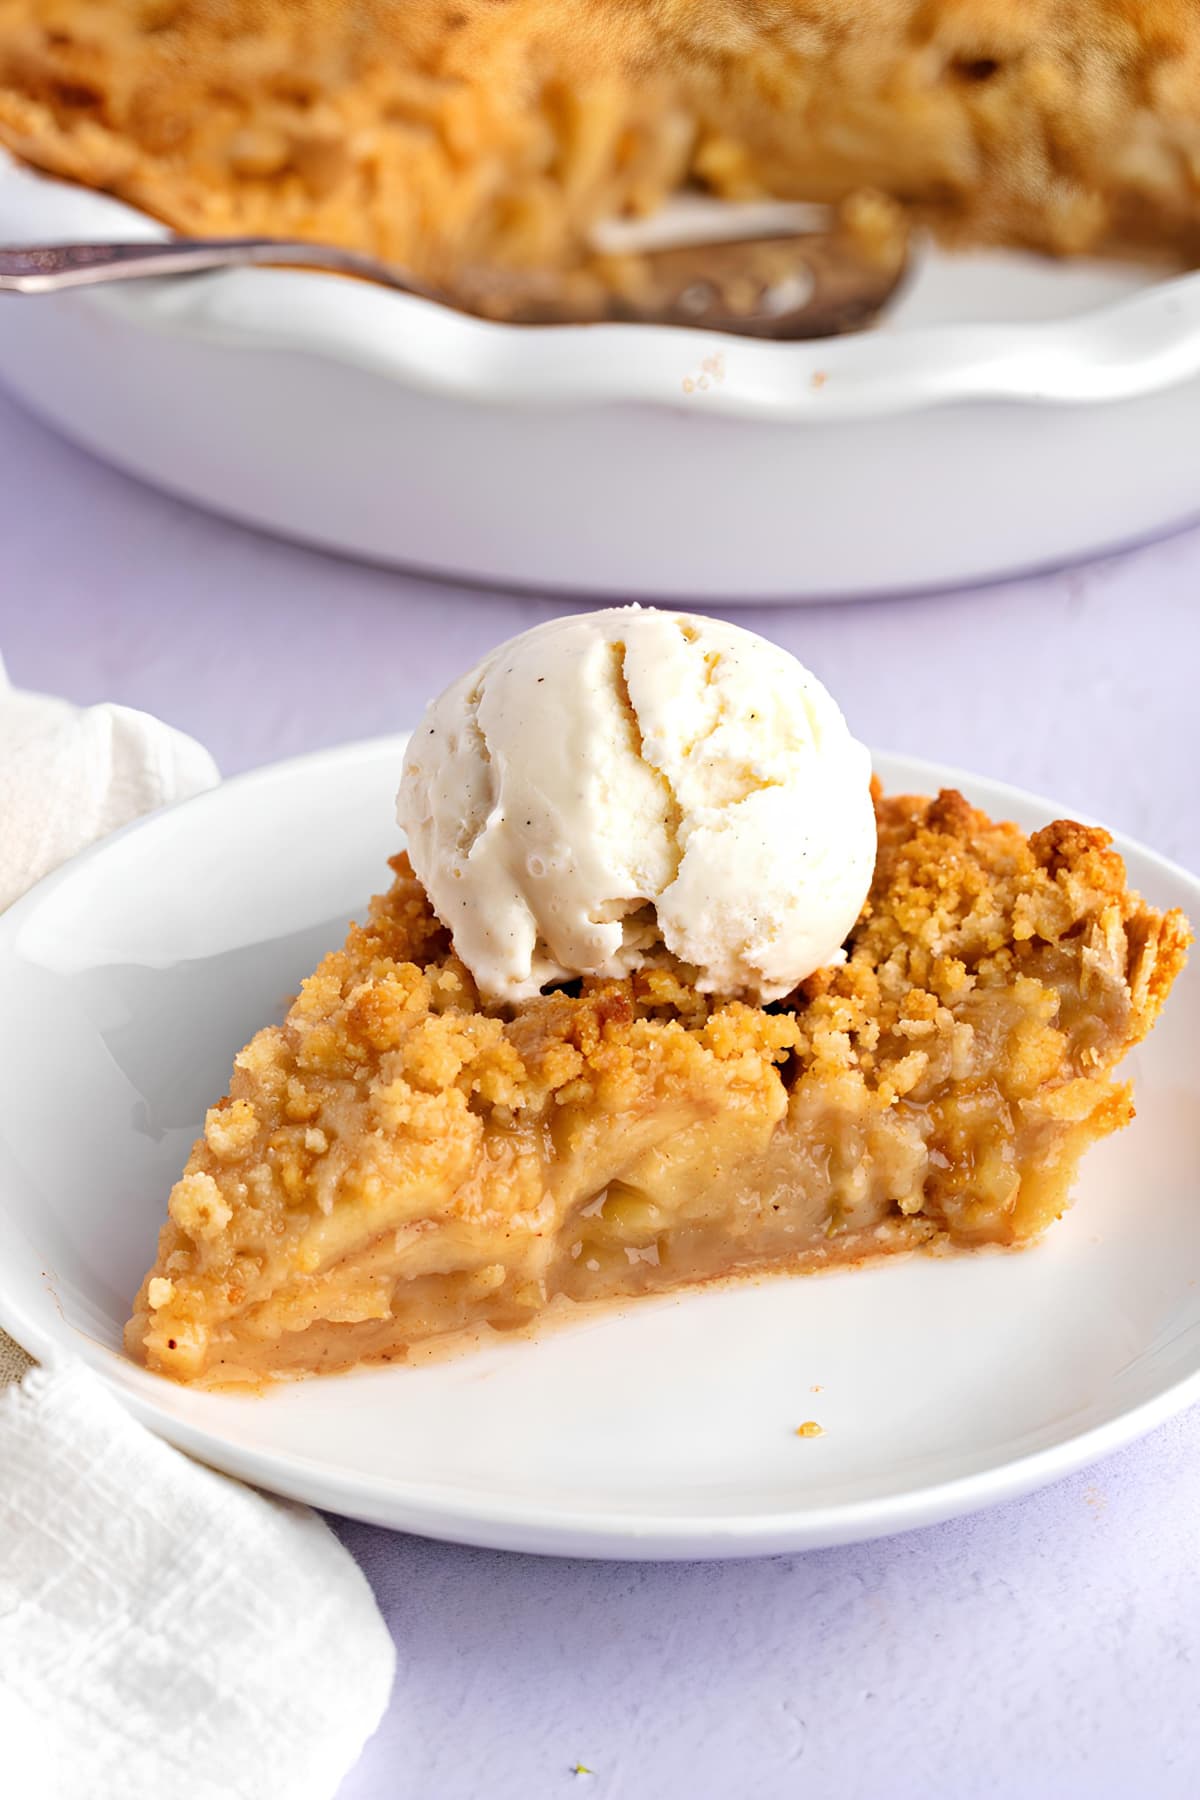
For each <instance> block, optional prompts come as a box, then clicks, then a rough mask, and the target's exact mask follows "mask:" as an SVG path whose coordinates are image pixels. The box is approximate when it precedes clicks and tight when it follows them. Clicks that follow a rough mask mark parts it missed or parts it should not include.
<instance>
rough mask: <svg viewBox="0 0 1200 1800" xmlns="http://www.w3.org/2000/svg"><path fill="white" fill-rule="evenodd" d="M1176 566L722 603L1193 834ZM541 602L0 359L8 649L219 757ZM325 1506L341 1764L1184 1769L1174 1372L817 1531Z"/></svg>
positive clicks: (766, 1784) (1192, 739) (940, 1778)
mask: <svg viewBox="0 0 1200 1800" xmlns="http://www.w3.org/2000/svg"><path fill="white" fill-rule="evenodd" d="M1002 504H1003V499H1002V497H999V496H998V497H997V505H1002ZM1198 584H1200V534H1197V533H1189V534H1186V535H1181V536H1177V537H1175V538H1172V539H1169V540H1167V541H1165V542H1163V543H1161V544H1158V545H1155V546H1151V547H1148V548H1145V549H1142V550H1139V551H1136V552H1133V553H1130V554H1129V555H1126V556H1122V557H1116V558H1112V559H1109V560H1107V561H1105V562H1102V563H1097V564H1093V565H1090V566H1088V567H1086V568H1078V569H1073V570H1070V571H1066V572H1063V573H1060V574H1057V575H1051V576H1044V577H1038V578H1036V579H1031V580H1027V581H1022V582H1017V583H1011V584H1008V585H1004V586H999V587H994V588H990V589H983V590H979V591H976V592H973V593H970V594H957V595H941V596H937V597H930V598H920V599H906V600H894V601H876V602H870V603H863V604H858V605H851V606H823V607H813V608H806V607H794V608H784V609H775V608H754V609H747V610H741V609H739V610H738V611H737V612H736V613H735V614H734V615H733V616H735V617H736V618H737V619H738V620H739V621H740V622H741V623H744V624H746V625H749V626H752V627H753V628H754V629H756V630H758V631H761V632H764V633H765V634H766V635H767V636H769V637H773V638H775V639H777V640H778V641H779V642H781V643H783V644H786V645H787V646H788V648H789V649H791V650H793V651H795V652H796V653H797V654H798V655H799V656H800V657H801V658H802V659H803V660H804V661H805V662H806V663H808V664H809V665H810V666H811V667H812V668H813V669H814V670H815V671H816V672H817V673H818V674H819V675H820V676H821V677H822V678H823V679H824V680H825V681H826V682H827V683H828V684H829V686H830V687H831V688H832V690H833V692H834V693H835V694H836V695H837V696H838V698H839V700H840V701H841V702H842V705H843V707H844V709H845V711H846V713H847V715H848V717H849V719H850V722H851V724H852V726H853V727H854V729H855V730H856V731H857V732H858V734H859V735H860V736H862V737H864V738H866V739H867V740H868V741H869V742H871V743H874V744H876V745H879V746H882V747H886V748H889V749H893V750H903V751H909V752H912V753H914V754H918V755H925V756H929V757H932V758H936V759H938V760H939V761H943V762H946V763H950V764H955V765H958V766H959V767H962V768H965V769H973V770H977V771H979V772H980V773H983V774H988V775H994V776H999V777H1002V778H1004V779H1007V780H1010V781H1013V782H1016V783H1018V784H1020V785H1022V786H1026V787H1031V788H1034V789H1036V790H1039V791H1041V792H1043V793H1049V794H1051V795H1053V796H1054V797H1055V799H1057V800H1060V801H1061V802H1063V803H1064V805H1065V806H1066V807H1068V808H1072V809H1077V810H1080V811H1083V812H1086V813H1090V814H1093V815H1096V816H1098V817H1101V818H1103V819H1104V820H1106V821H1107V822H1108V823H1110V824H1111V825H1113V826H1114V827H1116V828H1118V829H1121V830H1124V831H1127V832H1130V833H1132V834H1133V835H1135V836H1137V837H1139V838H1141V839H1143V840H1144V841H1146V842H1148V843H1150V844H1152V845H1153V846H1154V847H1155V848H1156V849H1159V850H1161V851H1162V852H1164V853H1165V854H1166V855H1168V856H1171V857H1174V858H1176V859H1177V860H1179V861H1181V862H1183V863H1185V864H1187V865H1189V866H1190V867H1193V868H1196V867H1200V784H1198V783H1197V779H1196V766H1197V750H1198V749H1200V724H1198V707H1197V699H1196V668H1197V661H1198V657H1200V604H1198V602H1197V596H1196V588H1197V586H1198ZM565 610H571V605H570V603H569V602H568V603H566V604H556V603H555V602H552V601H547V600H535V599H529V598H516V597H513V596H501V595H491V594H485V593H482V592H478V591H471V590H466V589H458V588H454V587H450V586H442V585H438V584H436V583H433V582H429V581H424V580H419V579H416V578H410V577H405V576H401V575H396V574H392V573H388V572H384V571H380V570H376V569H368V568H362V567H356V566H353V565H350V564H346V563H342V562H338V561H335V560H332V559H330V558H326V557H323V556H320V555H317V554H314V553H312V552H308V551H303V550H299V549H296V548H293V547H290V546H288V545H284V544H280V543H277V542H274V541H271V540H269V539H266V538H263V537H259V536H255V535H254V534H252V533H249V532H246V531H243V530H241V529H238V528H237V527H234V526H231V525H226V524H223V523H221V522H218V521H216V520H212V519H209V518H206V517H204V516H202V515H201V514H200V513H198V512H195V511H193V510H192V509H191V508H189V507H187V506H185V505H182V504H179V503H177V502H174V501H172V500H169V499H165V498H163V497H161V496H159V495H157V494H154V493H151V492H150V491H149V490H147V489H145V488H143V487H141V486H138V485H136V484H135V483H133V482H131V481H129V480H127V479H125V478H124V477H122V476H120V475H118V474H114V473H112V472H111V471H109V470H107V469H105V468H103V467H101V466H100V465H99V464H97V463H95V462H93V461H91V460H90V459H89V458H88V457H86V456H85V455H83V454H81V453H80V452H78V451H75V450H73V449H70V448H68V447H67V446H66V445H65V444H63V443H62V442H60V441H59V440H58V439H56V438H55V437H53V436H52V435H51V434H50V433H49V432H48V431H46V430H44V429H43V428H42V427H41V426H40V425H38V424H36V423H35V422H34V421H33V420H32V419H30V418H29V417H27V416H26V415H25V414H23V413H22V412H20V411H18V409H17V408H16V407H15V405H13V404H12V403H11V402H10V401H8V400H5V399H3V397H0V651H2V652H3V654H4V657H5V659H6V660H7V663H8V666H9V671H10V674H11V676H12V679H13V680H14V681H15V682H17V683H19V684H20V685H23V686H26V687H33V688H42V689H46V690H49V691H52V692H56V693H61V694H66V695H68V696H69V697H70V698H72V699H74V700H77V701H82V702H90V701H96V700H119V701H124V702H125V703H126V704H128V705H132V706H140V707H145V708H147V709H148V710H150V711H153V712H156V713H159V714H160V715H162V716H163V717H164V718H166V719H168V720H170V721H171V722H172V723H174V724H176V725H180V726H182V727H184V728H185V729H186V730H188V731H191V732H193V733H195V734H196V735H197V736H198V737H200V738H202V739H203V740H204V741H205V742H206V743H207V744H208V745H209V746H210V748H211V749H212V750H213V752H214V754H215V755H216V757H217V760H218V762H219V763H220V765H221V767H222V770H223V771H224V772H225V773H226V774H232V773H235V772H236V771H237V770H239V769H244V768H248V767H251V766H253V765H254V764H256V763H261V762H265V761H268V760H270V759H273V758H275V757H279V756H286V755H292V754H295V753H297V752H300V751H304V750H310V749H316V748H319V747H321V746H323V745H326V744H334V743H337V742H339V741H342V740H345V739H348V738H352V737H364V736H369V735H372V734H375V733H379V732H387V731H394V730H399V729H402V728H403V727H405V726H407V725H410V724H412V723H413V722H414V721H415V719H416V717H417V715H418V713H419V711H420V709H421V707H422V705H423V703H424V702H425V700H426V699H427V698H429V697H430V696H431V695H433V694H434V693H436V692H437V691H438V690H439V689H440V688H441V687H442V686H443V685H444V684H445V682H446V681H447V680H449V678H450V677H451V676H452V675H454V674H456V673H458V672H459V671H460V670H461V669H462V668H464V667H465V666H466V665H467V664H469V663H470V662H471V661H472V660H473V659H474V658H475V657H476V656H477V655H478V654H480V653H481V652H482V651H483V650H485V649H486V648H488V647H489V646H490V645H492V644H493V643H495V642H497V641H498V640H499V639H500V638H503V637H507V636H509V635H511V634H512V633H514V632H516V631H520V630H523V629H524V628H525V627H527V626H529V625H532V624H535V623H536V622H537V621H539V620H541V619H544V618H547V617H549V616H550V615H551V614H553V613H555V612H559V611H565ZM338 1530H339V1531H340V1534H341V1536H342V1538H343V1541H344V1542H345V1543H346V1544H348V1545H349V1546H350V1548H351V1549H352V1551H353V1552H354V1554H355V1555H356V1556H357V1557H358V1558H359V1560H360V1562H361V1563H362V1565H363V1567H364V1569H365V1570H366V1572H367V1574H368V1576H369V1577H370V1579H371V1581H372V1583H373V1584H374V1587H375V1591H376V1593H377V1594H378V1596H379V1602H380V1605H381V1606H382V1608H383V1610H384V1612H385V1614H386V1616H387V1618H388V1621H389V1623H390V1625H391V1628H392V1631H393V1633H394V1635H395V1638H396V1642H397V1646H398V1649H399V1657H400V1672H399V1675H398V1677H397V1682H396V1690H395V1694H394V1696H393V1700H392V1706H391V1710H390V1712H389V1714H388V1716H387V1718H386V1719H385V1721H384V1723H383V1725H382V1726H381V1728H380V1731H379V1733H378V1734H377V1736H376V1737H375V1739H374V1740H373V1741H372V1743H371V1744H370V1745H369V1746H368V1748H367V1750H366V1752H365V1754H364V1756H363V1758H362V1760H361V1762H360V1763H359V1765H358V1767H357V1769H356V1770H355V1771H354V1772H353V1774H352V1775H351V1776H350V1777H349V1778H348V1780H347V1782H346V1783H345V1786H344V1788H343V1792H342V1796H341V1800H475V1797H476V1796H484V1795H486V1796H488V1800H542V1797H543V1796H545V1797H546V1800H552V1797H553V1796H555V1795H560V1794H562V1795H566V1794H568V1793H570V1794H576V1795H578V1794H594V1795H595V1796H596V1800H601V1797H606V1800H618V1797H619V1800H659V1797H660V1796H669V1797H673V1796H675V1795H679V1796H684V1795H686V1796H687V1797H688V1800H743V1797H744V1796H749V1795H751V1794H753V1795H755V1796H757V1797H760V1800H774V1797H776V1796H779V1797H780V1800H782V1797H783V1796H787V1797H788V1800H806V1797H808V1796H812V1797H813V1800H818V1797H819V1800H859V1797H862V1800H868V1797H869V1800H875V1797H876V1796H878V1797H885V1800H928V1797H930V1796H946V1797H948V1800H991V1797H992V1796H995V1797H996V1800H1001V1797H1003V1800H1011V1797H1013V1796H1017V1795H1020V1796H1021V1800H1072V1797H1073V1796H1080V1797H1082V1796H1084V1795H1086V1796H1087V1797H1088V1800H1127V1797H1128V1796H1131V1795H1133V1794H1135V1793H1136V1794H1139V1795H1142V1794H1145V1795H1149V1796H1152V1797H1153V1800H1174V1796H1177V1795H1178V1796H1181V1797H1182V1796H1185V1795H1186V1796H1188V1797H1189V1800H1191V1796H1193V1795H1194V1794H1195V1793H1196V1791H1197V1782H1198V1780H1200V1775H1198V1765H1200V1408H1198V1409H1195V1410H1194V1411H1193V1412H1192V1413H1190V1414H1187V1415H1184V1416H1183V1417H1182V1418H1180V1419H1178V1420H1176V1421H1175V1422H1174V1423H1172V1424H1170V1425H1168V1426H1165V1427H1163V1428H1162V1429H1160V1430H1159V1431H1157V1432H1156V1433H1155V1434H1154V1435H1153V1436H1152V1437H1150V1438H1148V1439H1146V1440H1145V1441H1144V1442H1143V1443H1141V1444H1139V1445H1137V1446H1135V1447H1134V1448H1133V1449H1131V1450H1128V1451H1126V1452H1124V1453H1123V1454H1121V1455H1120V1456H1117V1457H1114V1458H1112V1459H1110V1460H1109V1461H1107V1462H1105V1463H1103V1464H1102V1465H1100V1466H1098V1467H1097V1468H1095V1469H1093V1470H1091V1471H1089V1472H1087V1473H1085V1474H1083V1475H1080V1476H1078V1477H1076V1478H1074V1479H1072V1480H1069V1481H1065V1482H1062V1483H1060V1484H1059V1485H1058V1486H1057V1487H1054V1488H1051V1489H1049V1490H1047V1491H1046V1492H1044V1493H1042V1494H1040V1495H1035V1496H1034V1497H1033V1498H1031V1499H1028V1500H1025V1501H1021V1502H1019V1503H1013V1504H1010V1505H1007V1506H1004V1507H1001V1508H999V1509H998V1510H996V1511H994V1512H991V1513H987V1514H984V1515H981V1516H978V1517H976V1518H973V1519H967V1520H963V1521H959V1522H957V1523H954V1524H950V1525H944V1526H940V1527H937V1528H935V1529H930V1530H926V1531H921V1532H917V1533H914V1534H913V1535H911V1536H908V1537H902V1538H896V1539H892V1540H890V1541H885V1542H881V1543H876V1544H871V1545H865V1546H859V1547H854V1548H849V1549H842V1550H831V1551H825V1552H819V1553H810V1554H808V1555H805V1556H796V1557H780V1558H774V1559H769V1560H764V1561H759V1562H748V1563H729V1564H684V1565H670V1564H657V1565H641V1566H638V1565H621V1564H612V1563H585V1562H569V1561H552V1560H540V1559H537V1558H532V1557H519V1556H507V1555H497V1554H492V1553H487V1552H482V1551H471V1550H462V1549H455V1548H451V1547H447V1546H444V1545H438V1544H433V1543H425V1542H422V1541H421V1540H419V1539H416V1538H409V1537H402V1536H399V1535H393V1534H390V1533H387V1532H383V1531H378V1530H375V1529H372V1528H370V1527H367V1526H360V1525H354V1524H349V1523H345V1522H340V1523H339V1524H338ZM577 1762H582V1763H584V1764H586V1765H587V1766H588V1768H589V1770H591V1771H594V1773H590V1774H576V1773H574V1772H573V1767H574V1765H575V1764H576V1763H577Z"/></svg>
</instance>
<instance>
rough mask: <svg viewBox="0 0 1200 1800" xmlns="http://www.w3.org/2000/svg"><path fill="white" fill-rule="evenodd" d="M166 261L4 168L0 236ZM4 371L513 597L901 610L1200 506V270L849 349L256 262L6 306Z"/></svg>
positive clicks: (914, 299)
mask: <svg viewBox="0 0 1200 1800" xmlns="http://www.w3.org/2000/svg"><path fill="white" fill-rule="evenodd" d="M158 235H161V227H159V226H157V225H155V224H154V223H153V222H152V221H151V220H149V219H147V218H146V217H145V216H144V215H142V214H139V213H136V212H132V211H130V210H129V209H128V208H126V207H123V206H119V205H117V204H116V203H115V202H113V201H111V200H109V199H106V198H105V197H104V196H102V195H97V194H93V193H90V192H89V191H87V190H86V189H82V188H77V187H70V186H65V185H63V184H61V183H58V182H52V181H46V180H44V179H42V178H40V177H38V176H35V175H33V174H31V173H29V172H28V171H27V170H24V169H20V168H18V167H17V166H16V165H15V164H13V163H12V162H11V161H8V160H7V159H5V158H4V157H3V154H2V153H0V241H7V242H11V243H35V242H46V241H49V240H53V239H56V238H79V239H93V240H94V239H103V238H112V237H139V236H151V237H153V236H158ZM0 378H2V379H3V380H4V381H5V382H7V383H8V384H9V385H10V386H11V387H12V388H13V389H14V390H15V391H16V392H17V393H18V394H20V395H22V396H23V397H24V399H25V400H26V401H27V402H28V404H29V405H31V406H32V407H34V408H35V409H37V410H38V411H39V412H41V413H43V414H44V415H45V416H46V417H47V418H49V419H50V420H52V421H53V422H54V423H55V424H57V425H58V426H59V427H60V428H61V429H62V430H64V431H66V432H67V433H69V434H70V435H71V436H72V437H74V438H76V439H78V440H79V441H80V442H81V443H83V444H85V445H87V446H88V447H89V448H91V449H93V450H95V451H96V452H98V453H99V454H100V455H103V456H106V457H108V458H109V459H110V460H112V461H113V462H115V463H118V464H120V465H121V466H122V467H124V468H127V469H129V470H132V471H133V472H134V473H135V474H137V475H141V476H142V477H143V478H144V479H146V480H148V481H152V482H155V483H156V484H158V485H159V486H162V487H165V488H169V489H171V490H172V491H174V492H176V493H180V494H183V495H186V496H187V497H188V498H190V499H193V500H197V501H199V502H200V503H201V504H203V505H206V506H210V507H213V508H215V509H216V510H217V511H220V512H225V513H229V514H231V515H233V516H234V517H236V518H239V519H244V520H247V521H249V522H251V523H254V524H257V525H263V526H266V527H268V528H269V529H271V530H274V531H278V532H281V533H283V534H284V535H286V536H290V537H296V538H300V539H303V540H306V541H308V542H312V543H317V544H321V545H325V546H328V547H330V548H333V549H336V550H343V551H350V552H352V553H354V554H356V555H359V556H366V557H370V558H373V559H375V560H378V561H382V562H391V563H401V564H407V565H410V566H413V567H422V568H426V569H430V570H435V571H437V572H439V573H444V574H451V575H460V576H466V577H468V578H470V579H474V580H480V581H483V582H487V583H489V584H492V585H495V584H507V585H515V586H520V587H536V588H547V589H553V590H555V591H558V592H563V591H570V592H576V593H587V594H623V595H625V596H627V597H631V596H643V597H659V598H662V597H672V598H676V599H680V600H684V601H687V600H689V599H690V600H692V601H696V600H699V599H705V598H707V599H723V600H724V601H725V602H726V603H733V602H737V601H740V600H756V599H757V600H793V599H814V598H830V597H845V596H849V595H855V594H866V593H895V592H900V591H903V590H906V589H907V590H912V589H914V588H929V587H934V586H939V585H940V586H945V585H948V584H956V583H964V582H968V581H978V580H982V579H986V578H990V577H994V576H998V575H1009V574H1014V573H1016V572H1019V571H1021V570H1026V569H1031V568H1036V567H1042V566H1045V565H1048V564H1052V563H1058V562H1063V561H1066V560H1069V559H1071V558H1073V557H1078V556H1083V555H1087V554H1090V553H1096V552H1100V551H1103V550H1110V549H1113V548H1115V547H1116V546H1118V545H1121V544H1124V543H1129V542H1131V541H1133V540H1135V539H1137V538H1140V537H1145V536H1148V535H1150V534H1151V533H1153V532H1156V531H1161V530H1162V529H1164V528H1165V527H1166V526H1169V525H1173V524H1177V523H1179V522H1180V521H1182V520H1183V519H1185V518H1187V517H1189V516H1193V515H1197V514H1200V462H1198V461H1197V458H1196V456H1195V454H1194V446H1195V436H1196V424H1195V422H1196V416H1197V409H1198V408H1200V276H1187V277H1181V278H1178V279H1175V280H1167V281H1162V280H1156V279H1154V277H1153V276H1152V274H1151V273H1150V272H1149V271H1146V270H1139V269H1136V268H1131V267H1112V266H1106V265H1098V264H1090V263H1071V264H1061V263H1052V262H1048V261H1044V260H1039V259H1038V258H1035V257H1030V256H1019V255H1016V254H1011V255H1010V254H1000V253H988V254H978V255H970V256H944V255H938V254H936V253H934V252H929V253H927V254H924V255H923V256H922V257H921V258H919V260H918V265H917V269H916V273H915V279H914V280H913V281H912V283H911V285H910V287H909V289H908V290H907V292H906V294H905V295H904V297H903V298H902V300H901V302H900V304H899V305H898V306H897V307H895V308H894V309H893V310H892V311H891V312H889V314H888V316H887V318H886V321H885V322H884V324H883V326H882V327H880V328H879V329H877V330H874V331H870V332H865V333H862V334H859V335H857V336H854V337H847V338H840V339H836V340H830V341H826V342H824V343H818V344H770V343H752V342H748V341H746V340H744V339H736V338H717V337H712V336H708V335H705V334H703V333H698V332H686V331H674V330H671V331H666V330H654V329H650V328H644V327H632V326H591V327H586V328H582V329H571V330H554V329H546V328H539V329H533V330H528V329H520V328H513V327H507V326H499V325H489V324H485V323H482V322H480V321H478V320H474V319H467V318H463V317H462V316H460V315H459V314H456V313H453V312H450V311H448V310H446V309H445V308H443V307H439V306H432V305H428V304H426V303H424V302H422V301H419V300H412V299H409V298H407V297H406V296H404V295H401V294H394V293H389V292H387V291H385V290H384V289H382V288H372V287H369V286H367V285H365V284H363V283H358V282H346V281H340V280H338V279H337V278H336V277H334V276H328V275H318V274H311V273H300V272H296V271H289V270H279V269H274V270H271V269H258V270H239V271H236V272H232V273H226V274H220V275H211V276H204V277H198V278H193V279H189V280H176V281H161V282H154V283H149V284H141V285H138V286H136V287H125V288H109V289H97V290H93V291H90V292H87V293H76V294H67V295H59V296H56V297H54V298H52V299H37V300H25V301H15V300H9V301H7V302H6V303H5V304H4V306H3V316H2V317H0ZM235 451H236V453H235Z"/></svg>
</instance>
